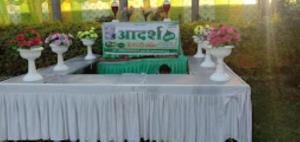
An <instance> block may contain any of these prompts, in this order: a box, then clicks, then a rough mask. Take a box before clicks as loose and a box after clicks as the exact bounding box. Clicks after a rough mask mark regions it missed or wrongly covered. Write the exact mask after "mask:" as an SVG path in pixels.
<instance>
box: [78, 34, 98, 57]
mask: <svg viewBox="0 0 300 142" xmlns="http://www.w3.org/2000/svg"><path fill="white" fill-rule="evenodd" d="M81 41H82V43H83V45H85V46H86V47H87V55H86V56H85V57H84V59H85V60H93V59H96V56H95V55H94V54H93V50H92V45H94V43H95V40H91V39H81Z"/></svg>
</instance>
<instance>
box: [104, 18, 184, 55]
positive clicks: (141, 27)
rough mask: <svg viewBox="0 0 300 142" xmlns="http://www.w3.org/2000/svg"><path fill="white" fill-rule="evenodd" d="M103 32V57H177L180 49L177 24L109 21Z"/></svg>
mask: <svg viewBox="0 0 300 142" xmlns="http://www.w3.org/2000/svg"><path fill="white" fill-rule="evenodd" d="M102 30H103V31H102V34H103V36H102V37H103V54H104V56H109V55H129V56H130V55H137V56H143V55H177V54H178V50H179V49H180V48H181V47H180V36H179V26H178V23H177V22H151V23H145V22H143V23H129V22H110V23H104V24H103V26H102Z"/></svg>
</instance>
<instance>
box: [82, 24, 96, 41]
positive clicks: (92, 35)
mask: <svg viewBox="0 0 300 142" xmlns="http://www.w3.org/2000/svg"><path fill="white" fill-rule="evenodd" d="M77 37H78V38H80V39H90V40H96V39H97V38H98V34H97V33H96V31H95V28H94V27H92V28H91V29H90V30H87V31H79V32H78V33H77Z"/></svg>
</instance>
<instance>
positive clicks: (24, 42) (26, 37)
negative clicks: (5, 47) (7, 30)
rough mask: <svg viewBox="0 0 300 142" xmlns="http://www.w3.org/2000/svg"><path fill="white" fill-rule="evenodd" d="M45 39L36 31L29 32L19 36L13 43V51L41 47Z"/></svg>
mask: <svg viewBox="0 0 300 142" xmlns="http://www.w3.org/2000/svg"><path fill="white" fill-rule="evenodd" d="M42 43H43V39H42V37H41V36H40V34H39V33H38V32H37V31H36V30H27V31H25V32H23V33H20V34H17V35H16V39H15V40H14V41H13V44H14V45H13V46H12V47H11V48H13V49H31V48H35V47H39V46H41V44H42Z"/></svg>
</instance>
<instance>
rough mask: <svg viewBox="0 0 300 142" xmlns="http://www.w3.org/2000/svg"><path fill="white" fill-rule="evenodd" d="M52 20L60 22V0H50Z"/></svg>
mask: <svg viewBox="0 0 300 142" xmlns="http://www.w3.org/2000/svg"><path fill="white" fill-rule="evenodd" d="M52 11H53V20H54V21H61V9H60V0H52Z"/></svg>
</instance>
